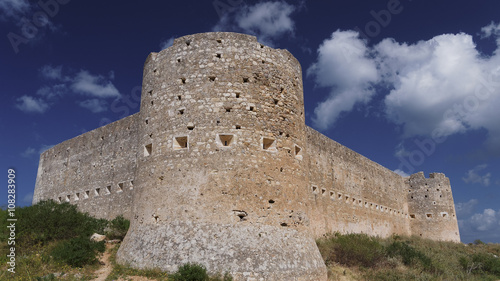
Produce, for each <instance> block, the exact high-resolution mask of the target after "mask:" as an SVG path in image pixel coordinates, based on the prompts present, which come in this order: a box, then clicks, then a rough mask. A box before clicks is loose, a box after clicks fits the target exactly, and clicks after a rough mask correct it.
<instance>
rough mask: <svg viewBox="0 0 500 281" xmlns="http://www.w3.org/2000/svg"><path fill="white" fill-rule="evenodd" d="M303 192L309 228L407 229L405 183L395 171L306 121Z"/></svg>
mask: <svg viewBox="0 0 500 281" xmlns="http://www.w3.org/2000/svg"><path fill="white" fill-rule="evenodd" d="M306 131H307V140H308V143H307V153H308V154H309V162H310V163H309V167H310V169H309V175H310V176H309V179H310V183H309V185H308V186H307V189H308V191H309V192H308V193H309V194H308V197H309V199H310V201H311V209H312V213H311V216H310V219H311V229H312V230H313V232H314V234H315V236H316V237H318V236H320V235H322V234H324V233H328V232H340V233H352V232H354V233H367V234H370V235H378V236H381V237H387V236H390V235H391V234H393V233H396V234H404V235H409V234H410V228H409V221H408V218H409V215H408V203H407V201H406V193H405V191H406V189H405V183H404V180H403V178H402V177H401V176H399V175H397V174H395V173H394V172H392V171H391V170H389V169H387V168H384V167H382V166H381V165H379V164H377V163H375V162H373V161H371V160H369V159H367V158H366V157H364V156H362V155H360V154H358V153H356V152H354V151H352V150H350V149H349V148H347V147H345V146H343V145H341V144H339V143H337V142H335V141H333V140H331V139H329V138H327V137H326V136H324V135H322V134H320V133H318V132H317V131H315V130H313V129H311V128H309V127H307V130H306Z"/></svg>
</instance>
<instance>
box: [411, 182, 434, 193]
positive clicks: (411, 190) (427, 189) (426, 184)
mask: <svg viewBox="0 0 500 281" xmlns="http://www.w3.org/2000/svg"><path fill="white" fill-rule="evenodd" d="M426 185H427V184H426ZM427 191H429V188H427ZM436 191H441V189H439V188H436ZM411 192H412V190H411V189H408V193H411Z"/></svg>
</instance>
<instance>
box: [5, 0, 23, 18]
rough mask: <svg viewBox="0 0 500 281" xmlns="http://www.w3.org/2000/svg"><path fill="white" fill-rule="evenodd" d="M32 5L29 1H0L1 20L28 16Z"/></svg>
mask: <svg viewBox="0 0 500 281" xmlns="http://www.w3.org/2000/svg"><path fill="white" fill-rule="evenodd" d="M30 8H31V7H30V4H29V2H28V1H27V0H0V11H1V12H2V16H0V18H1V19H4V20H5V19H6V17H17V16H19V15H22V14H26V13H27V12H29V10H30Z"/></svg>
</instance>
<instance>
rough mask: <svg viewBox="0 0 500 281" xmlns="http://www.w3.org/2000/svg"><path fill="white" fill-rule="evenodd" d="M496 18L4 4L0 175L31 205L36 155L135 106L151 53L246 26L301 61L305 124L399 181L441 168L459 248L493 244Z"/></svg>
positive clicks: (406, 0)
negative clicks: (183, 39) (12, 172)
mask: <svg viewBox="0 0 500 281" xmlns="http://www.w3.org/2000/svg"><path fill="white" fill-rule="evenodd" d="M38 3H41V5H40V4H38ZM498 11H500V2H498V1H495V0H490V1H474V2H473V1H463V0H458V1H457V0H455V1H450V0H441V1H411V0H400V1H397V0H383V1H382V0H381V1H374V0H372V1H312V0H309V1H287V2H286V1H260V2H257V1H241V0H216V1H175V2H174V1H153V0H148V1H115V0H110V1H92V0H90V1H77V0H47V1H44V0H42V1H40V2H37V1H27V0H0V34H2V39H0V50H1V51H0V82H1V86H2V87H1V92H0V93H1V95H2V103H1V105H0V106H1V111H0V131H1V132H2V137H1V138H0V142H1V143H0V144H1V147H2V149H1V150H0V164H1V165H0V167H1V169H3V170H4V171H5V172H4V175H5V181H6V180H7V169H8V168H15V169H16V171H17V180H18V189H17V192H18V193H17V196H18V204H20V205H29V204H30V202H31V197H32V194H33V189H34V186H35V179H36V173H37V167H38V159H39V155H40V152H42V151H44V150H45V149H47V148H48V147H51V146H53V145H55V144H58V143H60V142H62V141H64V140H67V139H69V138H72V137H75V136H77V135H79V134H81V133H84V132H87V131H90V130H92V129H95V128H97V127H99V126H102V125H104V124H107V123H109V122H112V121H115V120H118V119H121V118H123V117H125V116H127V115H130V114H133V113H135V112H137V111H138V108H139V100H140V97H139V96H140V86H141V79H142V67H143V64H144V61H145V59H146V57H147V55H148V54H149V53H150V52H157V51H160V50H161V49H162V48H165V47H168V46H169V45H171V44H172V41H173V38H176V37H180V36H183V35H187V34H193V33H199V32H208V31H235V32H242V33H247V34H253V35H256V36H257V38H258V40H259V41H260V42H262V43H265V44H267V45H270V46H272V47H275V48H284V49H288V50H289V51H290V52H291V53H292V54H293V55H294V56H295V57H296V58H297V59H298V60H299V61H300V62H301V64H302V70H303V78H304V98H305V109H306V123H307V124H308V125H309V126H311V127H313V128H315V129H317V130H319V131H320V132H322V133H323V134H325V135H327V136H329V137H330V138H332V139H334V140H336V141H338V142H340V143H341V144H343V145H346V146H347V147H349V148H351V149H353V150H355V151H357V152H359V153H361V154H363V155H365V156H367V157H368V158H370V159H372V160H374V161H376V162H378V163H380V164H382V165H384V166H385V167H387V168H389V169H391V170H394V171H396V172H398V173H400V174H403V175H404V174H411V173H415V172H419V171H423V172H424V173H425V174H426V175H427V176H428V174H429V173H431V172H443V173H445V174H446V175H447V176H448V177H449V178H450V180H451V184H452V188H453V195H454V199H455V204H456V208H457V215H458V219H459V225H460V232H461V238H462V241H464V242H472V241H473V240H475V239H481V240H483V241H485V242H497V243H498V242H500V203H499V197H500V175H499V174H498V171H499V169H500V122H499V121H500V110H499V109H500V14H499V13H498ZM4 190H5V189H4ZM5 203H6V196H2V197H1V201H0V205H5Z"/></svg>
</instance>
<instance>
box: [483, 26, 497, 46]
mask: <svg viewBox="0 0 500 281" xmlns="http://www.w3.org/2000/svg"><path fill="white" fill-rule="evenodd" d="M481 32H482V34H481V35H482V37H483V38H488V37H495V38H496V39H497V44H498V45H500V23H498V24H496V23H495V22H491V23H490V24H489V25H487V26H485V27H483V28H481Z"/></svg>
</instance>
